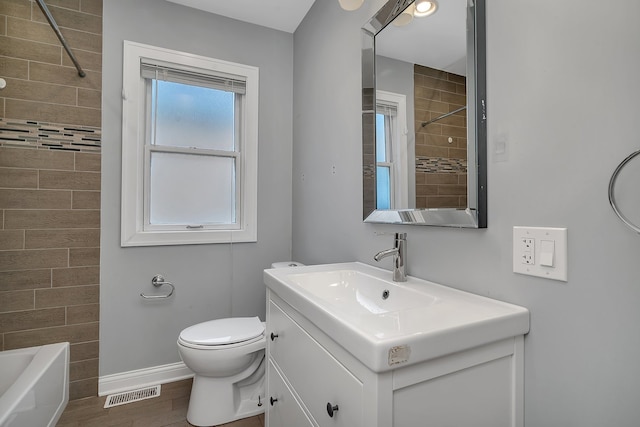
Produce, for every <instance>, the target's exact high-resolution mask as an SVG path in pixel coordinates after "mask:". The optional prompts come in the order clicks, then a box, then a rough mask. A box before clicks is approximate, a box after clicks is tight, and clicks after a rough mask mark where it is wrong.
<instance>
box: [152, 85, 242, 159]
mask: <svg viewBox="0 0 640 427" xmlns="http://www.w3.org/2000/svg"><path fill="white" fill-rule="evenodd" d="M153 83H154V84H153V85H152V86H153V90H152V98H151V117H152V121H153V120H154V119H155V121H154V123H153V125H152V132H153V135H154V137H153V138H152V144H156V145H168V146H174V147H197V148H208V149H214V150H226V151H233V150H234V147H235V138H234V114H235V107H234V101H235V94H234V93H232V92H225V91H222V90H217V89H210V88H206V87H200V86H192V85H187V84H182V83H174V82H168V81H162V80H153ZM156 83H157V84H156Z"/></svg>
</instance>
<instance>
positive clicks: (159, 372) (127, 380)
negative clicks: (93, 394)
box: [98, 362, 193, 396]
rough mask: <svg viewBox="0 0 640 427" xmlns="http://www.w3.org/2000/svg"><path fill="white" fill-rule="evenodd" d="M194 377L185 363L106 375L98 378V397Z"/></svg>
mask: <svg viewBox="0 0 640 427" xmlns="http://www.w3.org/2000/svg"><path fill="white" fill-rule="evenodd" d="M192 377H193V372H192V371H191V370H190V369H189V368H187V367H186V366H185V364H184V363H183V362H177V363H170V364H168V365H161V366H154V367H151V368H145V369H138V370H135V371H128V372H122V373H119V374H113V375H105V376H102V377H100V378H98V396H106V395H109V394H113V393H120V392H122V391H128V390H135V389H138V388H143V387H148V386H151V385H156V384H165V383H171V382H174V381H180V380H184V379H187V378H192Z"/></svg>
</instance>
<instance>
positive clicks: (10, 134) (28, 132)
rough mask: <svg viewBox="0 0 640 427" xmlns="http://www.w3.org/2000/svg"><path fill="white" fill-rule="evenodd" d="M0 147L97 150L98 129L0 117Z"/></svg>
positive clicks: (99, 145) (99, 138)
mask: <svg viewBox="0 0 640 427" xmlns="http://www.w3.org/2000/svg"><path fill="white" fill-rule="evenodd" d="M0 147H16V148H36V149H45V150H63V151H79V152H90V153H99V152H100V150H101V148H102V131H101V129H100V128H96V127H90V126H73V125H61V124H56V123H44V122H35V121H30V120H15V119H4V118H0Z"/></svg>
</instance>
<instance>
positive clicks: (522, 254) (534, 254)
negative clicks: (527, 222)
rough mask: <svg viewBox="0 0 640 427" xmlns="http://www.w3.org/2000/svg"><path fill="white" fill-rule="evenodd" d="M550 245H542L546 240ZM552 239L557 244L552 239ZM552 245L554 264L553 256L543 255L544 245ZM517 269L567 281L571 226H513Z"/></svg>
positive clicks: (515, 269)
mask: <svg viewBox="0 0 640 427" xmlns="http://www.w3.org/2000/svg"><path fill="white" fill-rule="evenodd" d="M543 240H544V241H546V244H542V241H543ZM549 241H552V242H553V245H549V244H548V242H549ZM549 247H552V248H553V254H552V258H551V262H552V264H553V266H552V267H550V266H546V265H541V261H543V262H544V263H545V264H547V263H549V259H550V258H549V257H550V255H549V254H548V253H544V254H542V253H541V251H542V250H545V249H544V248H547V250H548V248H549ZM513 272H514V273H519V274H528V275H530V276H538V277H544V278H545V279H553V280H561V281H564V282H566V281H567V229H566V228H548V227H521V226H515V227H513Z"/></svg>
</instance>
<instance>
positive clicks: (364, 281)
mask: <svg viewBox="0 0 640 427" xmlns="http://www.w3.org/2000/svg"><path fill="white" fill-rule="evenodd" d="M289 280H291V282H292V283H294V284H296V285H298V286H299V287H301V288H303V289H304V290H305V291H307V292H309V293H311V294H312V295H313V296H314V297H316V298H319V299H321V300H323V301H324V302H326V303H327V304H330V305H331V306H333V307H335V309H336V310H341V311H344V312H345V313H346V314H348V315H357V316H363V315H364V316H365V317H366V316H367V315H371V316H378V317H379V316H382V315H387V314H389V313H393V312H400V311H406V310H413V309H419V308H422V307H426V306H428V305H431V304H433V303H434V301H436V299H435V297H433V296H431V295H428V294H425V293H423V292H416V291H414V290H413V289H410V288H407V287H401V286H397V285H395V284H393V283H389V282H388V281H386V280H381V279H379V278H377V277H375V276H371V275H370V274H366V273H363V272H361V271H358V270H352V269H349V270H335V271H321V272H315V273H300V274H291V275H289Z"/></svg>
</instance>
